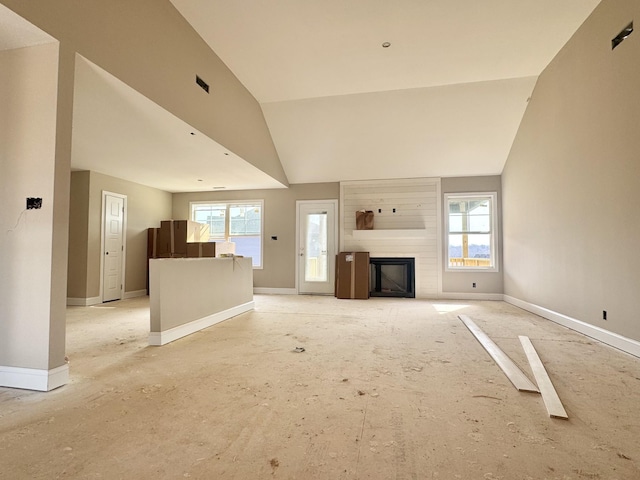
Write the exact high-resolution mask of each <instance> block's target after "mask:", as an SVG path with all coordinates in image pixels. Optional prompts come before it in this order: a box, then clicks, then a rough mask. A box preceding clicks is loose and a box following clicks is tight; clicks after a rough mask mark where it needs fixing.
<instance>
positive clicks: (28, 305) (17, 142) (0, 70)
mask: <svg viewBox="0 0 640 480" xmlns="http://www.w3.org/2000/svg"><path fill="white" fill-rule="evenodd" d="M57 75H58V45H57V44H49V45H43V46H39V47H32V48H23V49H17V50H8V51H1V52H0V105H2V107H1V108H0V172H1V173H0V204H1V205H2V213H1V214H0V232H1V234H0V366H8V367H22V368H34V369H43V370H47V369H48V368H49V366H50V363H51V362H50V353H51V349H50V345H49V340H50V335H54V334H55V330H54V332H53V333H52V328H51V327H52V320H51V316H52V308H53V310H54V314H55V313H56V312H55V310H56V308H55V305H54V306H53V307H52V298H53V297H54V295H52V284H51V273H52V271H53V265H54V263H55V258H54V253H55V252H56V251H55V249H54V247H53V245H52V238H53V237H54V222H55V220H56V218H57V217H56V210H55V208H54V195H55V194H56V185H55V183H54V177H55V174H56V159H55V148H56V115H57ZM27 197H41V198H42V199H43V202H42V209H39V210H26V209H25V208H26V198H27ZM65 259H66V257H65ZM63 307H64V305H63ZM54 316H55V315H54ZM26 319H28V321H25V320H26ZM55 320H60V318H55V319H54V321H55ZM62 321H64V316H62ZM59 340H60V339H59V338H56V342H54V343H56V345H55V346H54V348H53V350H54V351H55V352H56V353H57V349H58V348H57V346H58V343H59ZM62 342H63V344H64V334H63V336H62ZM34 345H35V346H36V348H33V346H34ZM63 358H64V354H63V356H62V358H54V359H53V362H56V363H57V365H54V367H55V366H59V365H61V364H62V361H63Z"/></svg>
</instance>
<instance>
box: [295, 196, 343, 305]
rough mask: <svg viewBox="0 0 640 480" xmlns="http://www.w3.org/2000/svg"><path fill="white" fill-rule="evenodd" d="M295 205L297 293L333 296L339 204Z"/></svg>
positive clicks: (309, 203)
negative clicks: (296, 216)
mask: <svg viewBox="0 0 640 480" xmlns="http://www.w3.org/2000/svg"><path fill="white" fill-rule="evenodd" d="M296 206H297V210H298V222H297V223H298V242H297V264H298V265H297V268H298V293H303V294H318V295H332V294H333V293H334V282H335V257H336V248H337V244H338V238H337V236H338V235H337V232H338V229H337V225H336V221H337V217H336V213H337V210H338V201H337V200H325V201H313V202H307V201H298V202H297V204H296Z"/></svg>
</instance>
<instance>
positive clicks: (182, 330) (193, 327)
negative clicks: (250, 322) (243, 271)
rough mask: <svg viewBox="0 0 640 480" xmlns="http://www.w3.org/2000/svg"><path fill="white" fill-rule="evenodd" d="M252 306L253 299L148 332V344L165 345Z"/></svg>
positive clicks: (250, 308)
mask: <svg viewBox="0 0 640 480" xmlns="http://www.w3.org/2000/svg"><path fill="white" fill-rule="evenodd" d="M254 308H255V304H254V302H253V301H251V302H247V303H243V304H242V305H238V306H236V307H233V308H229V309H227V310H224V311H222V312H218V313H214V314H212V315H208V316H206V317H203V318H200V319H198V320H194V321H192V322H189V323H185V324H184V325H180V326H178V327H174V328H170V329H169V330H165V331H164V332H151V333H149V345H152V346H162V345H166V344H167V343H171V342H173V341H175V340H178V339H179V338H182V337H186V336H187V335H191V334H192V333H195V332H198V331H200V330H202V329H205V328H207V327H210V326H211V325H215V324H216V323H220V322H222V321H224V320H227V319H229V318H231V317H235V316H236V315H240V314H241V313H244V312H248V311H249V310H253V309H254Z"/></svg>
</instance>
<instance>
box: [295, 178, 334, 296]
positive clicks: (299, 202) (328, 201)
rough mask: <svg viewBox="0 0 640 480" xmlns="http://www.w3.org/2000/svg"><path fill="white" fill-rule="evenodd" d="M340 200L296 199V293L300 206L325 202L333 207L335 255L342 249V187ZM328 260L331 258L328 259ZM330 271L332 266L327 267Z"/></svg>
mask: <svg viewBox="0 0 640 480" xmlns="http://www.w3.org/2000/svg"><path fill="white" fill-rule="evenodd" d="M340 189H341V190H340V200H337V199H335V198H333V199H323V200H296V265H295V266H296V273H295V282H296V283H295V285H296V288H295V290H296V294H298V293H299V291H300V233H301V232H300V207H301V206H302V205H322V204H327V205H331V206H332V207H333V223H334V225H333V248H334V250H335V251H334V255H337V254H338V252H340V251H342V242H343V240H342V239H341V235H340V229H341V228H342V227H341V225H342V208H341V207H340V206H341V204H342V187H340ZM328 261H329V262H330V261H331V259H329V260H328ZM329 270H330V271H331V270H332V268H331V267H329ZM335 273H336V272H335V270H334V271H333V274H334V275H333V278H332V279H330V281H331V282H333V286H334V288H335ZM311 295H333V293H311Z"/></svg>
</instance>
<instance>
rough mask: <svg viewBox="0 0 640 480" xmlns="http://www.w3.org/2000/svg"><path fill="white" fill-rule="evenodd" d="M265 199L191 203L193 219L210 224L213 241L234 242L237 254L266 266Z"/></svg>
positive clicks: (256, 266) (256, 265)
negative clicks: (264, 250) (264, 248)
mask: <svg viewBox="0 0 640 480" xmlns="http://www.w3.org/2000/svg"><path fill="white" fill-rule="evenodd" d="M262 211H263V201H262V200H253V201H239V202H233V203H231V202H229V203H227V202H216V203H191V219H192V220H193V221H195V222H200V223H207V224H209V231H210V234H211V241H212V242H214V241H215V242H233V243H235V245H236V248H235V249H236V254H237V255H242V256H244V257H251V258H252V259H253V268H262V218H263V216H262Z"/></svg>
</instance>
